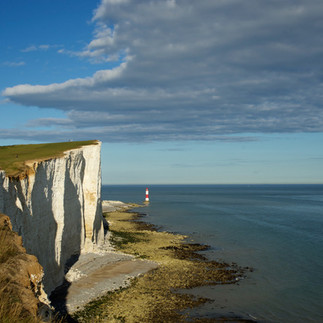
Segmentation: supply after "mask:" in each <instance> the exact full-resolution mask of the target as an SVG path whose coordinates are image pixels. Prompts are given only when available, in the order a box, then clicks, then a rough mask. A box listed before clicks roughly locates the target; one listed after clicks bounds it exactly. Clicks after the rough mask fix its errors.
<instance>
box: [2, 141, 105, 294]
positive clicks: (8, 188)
mask: <svg viewBox="0 0 323 323" xmlns="http://www.w3.org/2000/svg"><path fill="white" fill-rule="evenodd" d="M100 149H101V143H100V142H97V143H94V144H92V145H87V146H83V147H81V148H78V149H73V150H69V151H66V152H65V153H64V156H63V157H57V158H53V159H49V160H45V161H34V162H32V168H33V170H34V171H33V172H31V173H30V174H29V175H28V176H27V177H25V178H23V179H12V178H11V179H10V178H8V177H6V174H5V172H4V171H0V212H2V213H4V214H6V215H8V216H9V217H10V220H11V222H12V226H13V230H14V231H16V232H18V234H19V235H21V236H22V239H23V244H24V247H25V248H26V250H27V252H28V253H31V254H33V255H35V256H36V257H37V258H38V261H39V263H40V264H41V265H42V266H43V269H44V274H45V275H44V278H43V285H44V290H45V292H46V293H47V294H48V295H49V294H50V293H51V292H52V291H53V290H54V289H55V288H56V287H57V286H59V285H60V284H61V283H62V282H63V280H64V274H65V273H64V268H65V266H66V264H67V263H68V262H70V261H71V259H74V258H75V257H77V256H78V255H80V254H81V253H86V252H92V251H95V250H97V249H98V248H99V246H100V245H102V244H103V243H104V228H103V217H102V210H101V164H100Z"/></svg>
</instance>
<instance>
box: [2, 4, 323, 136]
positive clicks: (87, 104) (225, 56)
mask: <svg viewBox="0 0 323 323" xmlns="http://www.w3.org/2000/svg"><path fill="white" fill-rule="evenodd" d="M322 12H323V3H322V2H321V1H319V0H309V1H307V2H306V6H304V3H303V1H301V0H293V1H292V0H286V1H284V2H277V1H274V0H268V1H265V2H259V0H250V1H247V2H246V1H243V0H226V1H214V0H203V1H196V0H177V1H171V0H167V1H166V0H155V1H143V0H137V1H127V0H102V1H101V3H100V5H99V6H98V8H97V10H95V12H94V15H93V19H92V22H93V24H94V33H93V39H92V40H91V41H90V42H89V43H88V44H87V46H85V48H84V50H83V51H80V52H75V51H70V50H60V51H59V52H60V53H65V54H69V55H72V56H78V57H83V58H88V59H89V60H91V61H92V62H101V63H102V62H108V61H115V62H117V63H119V64H120V66H119V67H116V68H114V69H112V70H100V71H97V72H96V73H95V74H93V75H92V76H89V77H87V78H78V79H70V80H68V81H66V82H62V83H54V84H49V85H31V84H23V85H17V86H14V87H11V88H7V89H5V90H4V91H3V95H5V96H7V97H8V98H10V100H12V101H13V102H17V103H20V104H23V105H31V106H39V107H45V108H46V107H54V108H57V109H60V110H63V111H66V113H67V118H68V120H70V121H69V122H71V124H73V125H74V127H75V128H76V129H80V128H81V127H85V129H88V128H91V129H92V128H94V129H100V131H107V132H108V133H109V134H111V132H112V131H116V132H117V133H118V134H116V135H115V137H114V136H112V135H111V137H114V138H117V137H118V136H119V137H118V138H119V139H118V140H121V139H120V138H124V140H127V139H126V138H128V140H134V139H135V138H139V137H141V136H143V135H146V136H148V137H149V138H151V140H158V139H160V140H161V139H162V140H164V139H167V138H169V139H172V140H175V139H176V138H177V139H179V138H181V139H182V138H187V139H192V138H195V139H198V138H199V139H204V140H210V139H211V138H215V137H217V136H219V135H221V134H234V133H250V132H265V133H267V132H299V131H306V132H307V131H323V110H322V104H323V97H322V81H321V80H322V75H321V71H322V70H323V59H322V57H323V44H322V42H321V35H322V34H323V23H322V21H323V19H322V18H323V17H322ZM37 48H38V47H37ZM44 49H45V48H44ZM97 125H99V126H98V128H96V126H97ZM121 132H123V133H122V135H121V134H120V133H121ZM127 134H128V137H127Z"/></svg>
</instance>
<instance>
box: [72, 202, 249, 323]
mask: <svg viewBox="0 0 323 323" xmlns="http://www.w3.org/2000/svg"><path fill="white" fill-rule="evenodd" d="M110 202H112V203H108V202H107V201H104V202H103V213H104V216H105V217H106V219H107V221H108V223H109V239H110V242H111V243H112V244H113V247H114V248H115V249H116V250H117V251H119V252H122V253H123V254H128V255H132V256H134V257H135V258H136V259H145V260H148V261H150V262H153V263H157V264H158V266H155V267H154V268H152V269H151V270H149V271H147V272H146V273H144V274H141V275H140V276H138V275H135V276H136V277H134V276H131V277H132V278H131V279H130V284H128V286H127V287H126V288H123V287H122V286H120V288H119V289H118V290H115V291H112V292H108V293H107V294H106V295H105V296H103V297H101V298H99V299H96V300H94V301H92V302H90V303H88V304H87V305H85V306H84V308H83V310H81V311H78V312H75V313H74V314H73V315H72V317H73V318H74V319H76V320H77V321H78V322H88V321H93V322H101V321H109V322H113V321H121V322H161V321H167V322H187V321H188V320H190V321H192V322H211V321H212V322H216V321H233V320H234V321H239V322H251V321H250V320H249V321H248V320H245V319H242V318H238V317H234V318H232V317H230V318H228V317H227V318H224V317H217V318H200V317H198V318H197V317H192V316H190V315H189V314H188V313H185V312H184V311H185V310H187V309H190V308H194V307H197V306H199V305H201V304H204V303H206V302H208V301H209V300H208V299H207V298H203V297H194V296H193V295H192V294H190V293H189V289H190V288H194V287H199V286H207V285H218V284H234V283H237V282H238V281H239V279H240V278H241V277H243V275H244V269H242V268H240V267H238V266H236V265H229V264H227V263H220V262H216V261H210V260H208V259H207V258H206V257H204V256H203V255H202V254H201V253H199V252H200V251H203V250H206V249H207V248H208V246H205V245H200V244H191V243H186V242H185V239H186V238H187V237H186V236H183V235H179V234H174V233H169V232H161V231H157V228H156V227H155V226H154V225H151V224H147V223H145V222H143V221H141V220H140V219H141V218H142V217H143V216H144V215H142V214H139V213H136V212H131V209H132V208H134V207H139V205H135V204H124V203H122V202H119V201H110Z"/></svg>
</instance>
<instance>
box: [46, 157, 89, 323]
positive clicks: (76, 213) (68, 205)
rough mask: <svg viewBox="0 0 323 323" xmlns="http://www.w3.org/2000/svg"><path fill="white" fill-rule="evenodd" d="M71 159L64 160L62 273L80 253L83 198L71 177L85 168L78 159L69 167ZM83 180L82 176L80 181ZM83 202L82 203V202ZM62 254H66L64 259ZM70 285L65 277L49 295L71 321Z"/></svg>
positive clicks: (83, 162)
mask: <svg viewBox="0 0 323 323" xmlns="http://www.w3.org/2000/svg"><path fill="white" fill-rule="evenodd" d="M70 163H71V160H70V159H68V160H67V161H66V168H65V183H64V186H65V190H64V212H65V214H64V226H63V232H62V241H61V250H62V259H61V262H62V264H63V263H64V275H65V274H66V273H67V272H68V270H69V269H70V268H71V267H72V266H73V264H75V263H76V262H77V261H78V259H79V256H80V253H81V244H82V236H81V235H82V234H83V230H82V224H83V223H82V221H83V210H81V207H82V206H81V203H80V198H83V194H81V193H82V191H81V190H82V187H81V185H80V186H76V185H75V184H74V183H73V181H72V179H71V177H75V176H83V175H84V168H85V160H84V159H82V158H81V159H80V160H79V162H78V163H77V165H76V168H72V167H70ZM74 182H79V183H82V182H83V178H81V180H80V181H74ZM82 204H83V203H82ZM63 254H64V255H68V258H67V259H66V258H65V257H64V256H63ZM70 285H71V283H70V282H68V281H67V280H66V279H64V282H63V284H62V285H60V286H58V287H57V288H56V289H55V290H54V291H53V292H52V293H51V295H50V301H51V304H52V306H54V308H55V310H56V311H57V312H58V313H60V314H61V315H62V316H63V317H65V320H67V321H68V322H73V320H72V319H71V318H70V317H69V316H68V311H67V307H66V301H67V294H68V289H69V286H70Z"/></svg>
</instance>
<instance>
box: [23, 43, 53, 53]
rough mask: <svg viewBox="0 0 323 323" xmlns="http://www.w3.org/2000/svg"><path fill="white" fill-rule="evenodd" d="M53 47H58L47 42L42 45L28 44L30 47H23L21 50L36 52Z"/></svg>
mask: <svg viewBox="0 0 323 323" xmlns="http://www.w3.org/2000/svg"><path fill="white" fill-rule="evenodd" d="M51 47H56V45H47V44H42V45H37V46H36V45H31V46H28V47H26V48H24V49H22V50H21V52H23V53H28V52H35V51H38V50H41V51H47V50H48V49H50V48H51Z"/></svg>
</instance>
